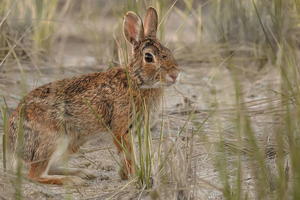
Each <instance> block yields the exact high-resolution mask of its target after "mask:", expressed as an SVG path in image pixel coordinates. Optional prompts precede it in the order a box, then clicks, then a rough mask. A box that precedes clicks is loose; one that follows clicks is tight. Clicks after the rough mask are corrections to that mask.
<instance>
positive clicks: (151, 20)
mask: <svg viewBox="0 0 300 200" xmlns="http://www.w3.org/2000/svg"><path fill="white" fill-rule="evenodd" d="M144 24H145V36H146V37H156V31H157V24H158V17H157V12H156V10H155V8H153V7H151V6H150V7H149V8H148V9H147V15H146V18H145V22H144Z"/></svg>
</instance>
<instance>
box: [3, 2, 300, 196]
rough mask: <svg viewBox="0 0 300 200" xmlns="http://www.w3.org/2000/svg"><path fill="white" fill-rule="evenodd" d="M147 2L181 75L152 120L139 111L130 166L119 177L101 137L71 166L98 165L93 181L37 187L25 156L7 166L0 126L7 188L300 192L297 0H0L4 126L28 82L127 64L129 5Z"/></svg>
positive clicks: (9, 191) (99, 192) (38, 191)
mask: <svg viewBox="0 0 300 200" xmlns="http://www.w3.org/2000/svg"><path fill="white" fill-rule="evenodd" d="M150 5H151V6H154V7H156V8H157V11H158V14H159V31H158V34H157V37H158V38H159V39H161V41H162V43H163V44H164V45H166V46H167V47H169V48H170V49H171V50H172V51H173V55H174V56H175V58H176V59H177V61H178V62H179V64H180V66H181V68H180V70H181V77H182V79H181V83H180V85H178V86H176V87H175V88H168V89H166V90H165V94H164V95H163V98H162V99H163V100H162V112H161V115H160V116H159V122H158V123H157V124H156V125H155V126H154V127H150V124H151V122H150V117H149V116H148V117H146V118H145V119H140V118H139V116H137V117H136V124H137V127H141V126H140V124H141V123H142V122H141V120H145V124H146V126H145V128H144V129H145V130H142V129H141V128H139V129H138V130H137V133H138V137H137V140H136V141H135V140H134V138H132V140H131V141H132V144H133V150H134V154H133V158H132V160H133V162H134V166H135V174H133V175H132V177H131V179H130V180H128V181H120V179H119V177H118V173H117V169H118V168H119V166H121V165H118V163H117V162H118V160H117V159H116V158H115V157H116V155H117V153H116V150H115V148H114V147H112V145H110V143H109V140H104V139H103V138H102V139H98V140H97V141H93V142H92V143H90V144H87V145H86V146H85V148H83V149H82V150H81V151H80V154H79V155H78V156H76V157H75V158H73V162H71V163H70V164H69V165H71V166H76V167H87V168H90V169H94V170H96V172H97V174H98V178H97V179H96V180H91V181H89V183H88V184H89V185H87V186H83V187H69V186H68V187H55V186H51V185H50V186H48V185H41V184H38V183H35V182H32V181H29V179H28V178H27V174H28V170H27V169H26V164H24V166H22V164H21V163H19V165H18V171H17V173H15V172H12V171H11V156H10V155H9V152H7V151H6V150H5V146H8V145H9V144H7V143H6V141H5V140H6V139H5V135H3V139H2V140H0V142H1V143H2V145H1V148H0V152H1V155H0V180H1V181H0V197H1V198H3V199H12V198H16V199H22V198H23V199H31V198H32V199H33V198H47V199H63V198H66V199H89V198H98V199H130V198H131V199H149V198H151V199H215V198H225V199H251V198H252V199H298V198H300V190H298V188H299V185H300V180H299V177H300V161H299V159H298V158H299V156H300V143H299V136H300V130H299V123H300V120H299V119H300V117H299V116H300V113H299V112H300V109H299V107H300V98H299V94H300V88H299V85H300V70H299V69H300V66H299V64H300V49H299V48H300V41H299V38H300V17H299V16H300V1H299V0H284V1H283V0H261V1H257V0H251V1H250V0H249V1H241V0H181V1H165V0H163V1H157V0H153V1H141V0H140V1H132V0H126V1H124V2H122V3H120V2H119V1H115V0H110V1H104V0H97V1H92V0H85V1H79V0H73V1H62V0H56V1H48V0H41V1H30V0H13V1H9V0H2V1H1V2H0V31H1V32H0V96H1V97H0V110H1V113H2V115H1V117H2V118H1V121H0V124H1V126H0V132H1V133H5V132H6V131H7V126H6V124H7V121H8V119H9V117H10V116H11V114H12V111H13V110H14V109H15V108H16V106H17V104H18V103H19V101H20V100H21V98H22V97H23V96H24V95H26V93H27V91H30V90H32V89H34V88H36V87H37V86H40V85H42V84H45V83H47V82H50V81H53V80H57V79H61V78H66V77H72V76H77V75H81V74H86V73H89V72H93V71H102V70H107V69H109V68H112V67H115V66H123V67H125V66H126V64H127V62H128V56H129V54H130V51H131V49H130V46H127V44H126V42H125V40H124V38H123V34H122V21H123V17H124V14H125V13H126V12H127V11H129V10H132V11H135V12H136V13H138V14H139V15H140V16H143V17H144V16H145V11H146V9H147V7H148V6H150ZM86 103H87V104H88V102H86ZM143 109H144V110H147V108H143ZM95 114H96V113H95ZM99 120H101V119H99ZM20 123H22V122H21V121H20ZM142 133H143V135H142ZM19 134H20V135H22V131H21V130H20V131H19ZM109 136H110V135H109ZM1 138H2V137H1ZM19 138H22V137H19ZM125 152H126V151H125ZM115 160H116V161H117V162H115ZM121 170H122V169H121Z"/></svg>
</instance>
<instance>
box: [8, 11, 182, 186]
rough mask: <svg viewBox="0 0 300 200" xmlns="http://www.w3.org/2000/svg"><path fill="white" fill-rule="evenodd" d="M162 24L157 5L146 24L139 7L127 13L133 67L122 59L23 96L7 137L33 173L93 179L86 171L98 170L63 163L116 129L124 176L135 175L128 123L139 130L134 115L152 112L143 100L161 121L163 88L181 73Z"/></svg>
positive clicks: (40, 177) (49, 178)
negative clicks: (118, 64)
mask: <svg viewBox="0 0 300 200" xmlns="http://www.w3.org/2000/svg"><path fill="white" fill-rule="evenodd" d="M157 25H158V16H157V12H156V10H155V8H153V7H149V8H148V9H147V14H146V18H145V21H144V24H143V22H142V20H141V18H140V17H139V16H138V15H137V14H135V13H134V12H131V11H129V12H127V14H126V15H125V17H124V22H123V34H124V36H125V39H126V41H127V42H129V43H130V44H131V46H132V55H131V58H130V61H129V62H128V65H127V72H128V76H127V72H126V68H122V67H116V68H114V69H111V70H108V71H105V72H95V73H91V74H87V75H82V76H78V77H73V78H67V79H62V80H58V81H55V82H50V83H48V84H45V85H42V86H40V87H38V88H36V89H34V90H32V91H31V92H29V93H28V94H27V96H25V97H24V98H23V99H22V100H21V102H20V103H19V105H18V107H17V108H16V110H15V111H14V113H13V115H12V117H11V119H10V120H9V131H8V138H9V140H10V142H9V144H10V146H11V149H12V152H13V155H14V159H15V160H16V159H17V158H21V159H22V160H23V162H24V163H27V164H28V165H30V171H29V174H28V177H29V178H30V179H33V180H35V181H37V182H39V183H45V184H56V185H65V184H72V185H80V184H84V183H86V182H85V181H84V180H83V179H90V178H94V175H93V172H91V171H88V170H87V169H67V168H62V167H60V165H61V164H62V161H63V160H64V158H66V157H68V155H71V154H74V153H76V152H77V151H78V150H79V148H80V147H81V146H82V145H83V144H84V143H86V142H87V141H89V140H91V139H93V138H95V137H97V136H99V135H101V134H111V133H113V136H112V137H113V141H114V144H115V145H116V147H117V150H118V152H119V153H120V155H121V158H122V161H121V162H122V165H123V169H124V170H120V176H121V178H122V179H128V176H129V175H132V173H133V172H134V168H133V166H132V162H131V159H130V155H132V147H131V143H130V140H129V130H135V123H134V121H135V116H143V117H145V113H146V111H145V110H144V109H141V108H147V112H149V113H147V116H150V122H151V123H153V122H155V120H156V119H157V116H158V112H159V110H160V104H161V96H162V92H163V88H165V87H169V86H172V85H174V84H177V83H178V82H179V78H180V72H179V69H178V64H177V62H176V60H175V59H174V57H173V55H172V53H171V51H170V50H169V49H168V48H166V47H164V46H163V45H162V44H161V43H160V42H159V40H158V39H157V38H156V31H157ZM128 77H129V78H128ZM130 86H131V89H130ZM83 97H84V98H85V99H86V101H87V102H88V103H89V104H90V106H91V107H92V108H93V109H94V111H93V110H92V109H90V107H89V105H88V104H87V103H86V102H85V100H84V99H83ZM132 98H133V101H134V103H133V101H132ZM133 105H134V106H133ZM94 112H96V113H97V115H98V116H99V117H100V118H101V120H102V121H101V120H99V118H98V117H97V116H96V114H95V113H94ZM148 114H149V115H148ZM19 127H20V129H19ZM19 131H22V133H23V134H18V132H19ZM18 135H23V138H18ZM122 146H123V147H122ZM124 148H126V149H127V152H128V153H127V154H126V153H125V152H124ZM20 152H21V153H20ZM128 154H129V155H128Z"/></svg>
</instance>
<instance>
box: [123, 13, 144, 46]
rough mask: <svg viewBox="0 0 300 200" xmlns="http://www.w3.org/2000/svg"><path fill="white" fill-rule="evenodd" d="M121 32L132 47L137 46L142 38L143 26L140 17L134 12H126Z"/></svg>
mask: <svg viewBox="0 0 300 200" xmlns="http://www.w3.org/2000/svg"><path fill="white" fill-rule="evenodd" d="M123 33H124V36H125V38H126V40H127V41H128V42H129V43H131V44H132V45H133V46H134V47H136V46H139V45H140V42H141V40H142V39H143V38H144V27H143V22H142V20H141V18H140V17H139V16H138V15H136V14H135V13H134V12H131V11H129V12H127V14H126V15H125V17H124V22H123Z"/></svg>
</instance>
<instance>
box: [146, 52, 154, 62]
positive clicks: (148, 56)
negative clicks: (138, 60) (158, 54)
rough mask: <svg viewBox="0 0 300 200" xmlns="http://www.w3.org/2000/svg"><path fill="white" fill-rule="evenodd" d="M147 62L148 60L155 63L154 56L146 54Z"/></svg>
mask: <svg viewBox="0 0 300 200" xmlns="http://www.w3.org/2000/svg"><path fill="white" fill-rule="evenodd" d="M145 60H146V62H152V61H153V57H152V55H151V54H150V53H146V54H145Z"/></svg>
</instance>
